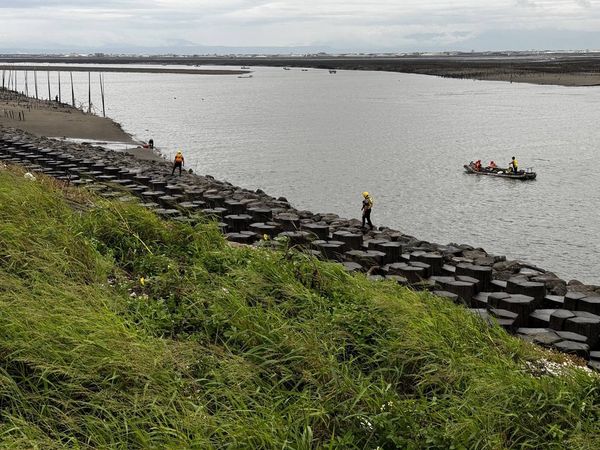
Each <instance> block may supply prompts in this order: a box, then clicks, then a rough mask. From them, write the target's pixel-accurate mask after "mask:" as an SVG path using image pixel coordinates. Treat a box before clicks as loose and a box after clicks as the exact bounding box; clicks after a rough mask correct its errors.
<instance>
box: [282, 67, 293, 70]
mask: <svg viewBox="0 0 600 450" xmlns="http://www.w3.org/2000/svg"><path fill="white" fill-rule="evenodd" d="M283 70H292V69H290V68H289V67H284V68H283Z"/></svg>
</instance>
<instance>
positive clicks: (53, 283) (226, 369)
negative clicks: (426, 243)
mask: <svg viewBox="0 0 600 450" xmlns="http://www.w3.org/2000/svg"><path fill="white" fill-rule="evenodd" d="M142 277H143V278H144V283H143V285H142V283H141V282H140V278H142ZM132 292H134V293H135V295H132ZM0 352H1V353H0V354H1V359H0V386H1V388H0V389H1V391H0V406H1V407H0V446H1V447H11V448H36V447H37V448H43V449H51V448H63V447H65V446H67V447H79V448H81V447H84V448H85V447H94V448H211V447H215V448H222V447H225V446H228V448H278V449H282V448H293V449H309V448H321V447H322V448H350V449H351V448H357V449H363V448H368V449H375V448H377V447H378V446H379V447H381V448H425V447H430V448H465V447H466V448H490V449H491V448H504V447H514V448H544V449H549V448H590V449H592V448H600V422H599V420H598V419H599V414H598V405H599V400H600V399H599V396H600V391H599V390H598V388H599V387H600V383H599V378H598V377H597V376H595V375H589V374H586V373H584V372H583V371H581V370H571V369H569V370H567V371H566V375H563V376H557V377H553V376H543V377H540V378H536V377H534V376H532V375H530V374H529V373H528V371H527V370H526V369H525V366H526V364H525V363H526V361H533V360H536V359H538V358H539V357H541V356H545V357H548V354H543V355H542V353H541V352H540V351H538V350H537V349H535V348H533V347H532V346H530V345H528V344H526V343H524V342H522V341H520V340H517V339H515V338H512V337H510V336H508V335H506V334H505V333H504V332H503V331H502V330H501V329H500V328H497V327H496V328H490V327H488V326H487V325H485V324H483V323H482V322H481V321H480V320H478V319H477V318H476V317H474V316H473V315H471V314H470V313H468V312H466V311H465V310H464V309H462V308H461V307H458V306H455V305H453V304H450V303H449V302H447V301H444V300H440V299H436V298H433V297H431V296H429V295H427V294H416V293H414V292H411V291H409V290H406V289H403V288H400V287H399V286H397V285H394V284H392V283H372V282H369V281H368V280H366V279H365V278H364V277H363V276H349V275H347V274H346V273H345V272H344V271H343V270H342V269H341V268H340V267H339V266H337V265H335V264H330V263H323V262H319V261H316V260H314V259H312V258H309V257H307V256H304V255H302V254H299V253H295V252H272V251H267V250H255V249H249V248H232V247H230V246H228V245H227V244H226V242H224V240H223V238H222V237H221V236H220V234H219V233H218V231H217V229H216V227H214V226H213V225H212V224H205V225H199V226H196V227H195V228H192V227H190V226H188V225H180V224H174V223H166V222H163V221H160V220H159V219H157V218H156V217H155V216H154V215H152V214H151V213H148V212H146V211H145V210H143V209H142V208H140V207H137V206H135V205H124V204H118V203H111V202H107V201H101V200H98V199H95V198H93V197H91V196H88V195H87V194H84V193H80V192H77V191H74V190H66V189H64V188H61V187H60V186H58V185H56V184H54V183H53V182H52V181H50V180H40V179H39V178H38V180H37V181H34V182H32V181H27V180H25V179H24V178H23V176H22V173H19V172H18V171H8V170H0ZM556 358H560V356H557V357H556Z"/></svg>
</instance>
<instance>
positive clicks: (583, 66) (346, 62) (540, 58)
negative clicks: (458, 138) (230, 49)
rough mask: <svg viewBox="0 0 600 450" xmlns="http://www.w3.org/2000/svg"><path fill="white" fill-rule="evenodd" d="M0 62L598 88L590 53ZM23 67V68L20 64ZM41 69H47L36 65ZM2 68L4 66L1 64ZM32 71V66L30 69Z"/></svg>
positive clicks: (599, 60)
mask: <svg viewBox="0 0 600 450" xmlns="http://www.w3.org/2000/svg"><path fill="white" fill-rule="evenodd" d="M0 62H1V63H4V65H1V66H0V69H2V68H3V67H12V68H14V66H7V65H6V64H7V63H13V64H14V63H30V64H32V65H33V64H42V63H53V64H122V65H127V64H162V65H169V66H174V65H188V66H201V65H213V66H214V65H217V66H219V65H221V66H240V67H244V68H246V67H249V68H250V69H251V68H252V67H253V66H254V67H257V66H261V67H289V68H313V69H325V70H328V69H337V70H369V71H384V72H400V73H412V74H420V75H434V76H440V77H447V78H466V79H474V80H489V81H506V82H513V83H531V84H543V85H560V86H599V85H600V53H598V54H596V53H592V54H586V55H581V54H540V55H535V54H530V55H484V54H473V55H471V54H462V55H458V56H439V55H436V56H425V55H422V56H331V55H318V56H258V55H255V56H169V57H161V56H157V57H134V56H86V57H61V56H27V55H25V56H4V57H0ZM19 67H20V68H22V69H23V70H25V68H26V67H27V66H19ZM39 67H41V69H40V70H52V69H48V68H47V67H46V66H39ZM4 70H7V69H6V68H5V69H4ZM30 70H31V69H30ZM53 70H63V71H76V70H81V71H86V70H90V68H87V67H81V68H77V67H73V66H55V67H54V68H53ZM91 70H97V71H109V70H110V71H119V72H136V71H138V72H148V73H185V74H190V73H194V74H204V73H205V72H206V73H209V74H228V75H239V74H243V73H248V70H243V69H240V70H233V69H232V70H223V71H218V70H216V71H215V70H212V71H209V70H205V69H199V70H195V69H166V68H165V69H162V68H142V69H139V68H133V67H131V68H130V67H122V68H109V67H98V68H91Z"/></svg>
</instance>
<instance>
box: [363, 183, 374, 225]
mask: <svg viewBox="0 0 600 450" xmlns="http://www.w3.org/2000/svg"><path fill="white" fill-rule="evenodd" d="M362 196H363V202H362V209H361V210H362V228H363V229H364V228H365V222H366V223H368V224H369V227H370V228H371V230H372V229H373V223H372V222H371V209H372V208H373V199H372V198H371V196H370V195H369V193H368V192H363V193H362Z"/></svg>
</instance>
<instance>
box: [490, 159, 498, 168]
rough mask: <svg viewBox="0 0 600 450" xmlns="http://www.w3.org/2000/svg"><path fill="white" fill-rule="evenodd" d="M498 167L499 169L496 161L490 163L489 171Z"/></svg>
mask: <svg viewBox="0 0 600 450" xmlns="http://www.w3.org/2000/svg"><path fill="white" fill-rule="evenodd" d="M496 167H498V166H497V165H496V163H495V162H494V161H490V165H489V166H488V169H495V168H496Z"/></svg>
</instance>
